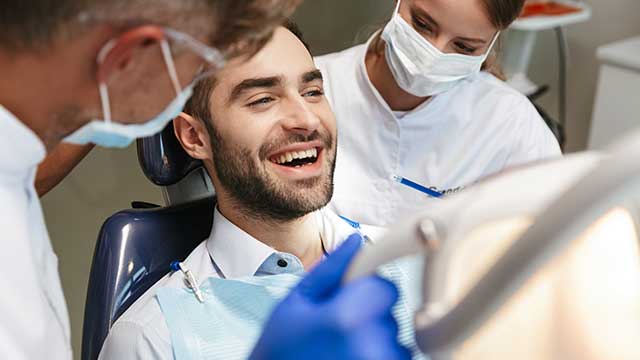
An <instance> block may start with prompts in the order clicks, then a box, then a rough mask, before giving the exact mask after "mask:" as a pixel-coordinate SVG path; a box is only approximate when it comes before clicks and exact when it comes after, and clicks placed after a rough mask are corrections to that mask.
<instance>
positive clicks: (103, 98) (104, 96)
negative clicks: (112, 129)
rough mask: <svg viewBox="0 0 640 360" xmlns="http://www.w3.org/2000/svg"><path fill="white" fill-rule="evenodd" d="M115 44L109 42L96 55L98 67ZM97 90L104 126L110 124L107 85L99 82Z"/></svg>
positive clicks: (111, 41) (112, 41)
mask: <svg viewBox="0 0 640 360" xmlns="http://www.w3.org/2000/svg"><path fill="white" fill-rule="evenodd" d="M115 44H116V42H115V40H109V42H107V43H106V44H105V45H104V46H103V47H102V49H101V50H100V52H99V53H98V57H97V59H96V62H97V63H98V65H101V64H102V63H103V62H104V59H105V58H106V57H107V54H108V53H109V52H110V51H111V50H112V49H113V47H114V46H115ZM98 90H99V92H100V102H101V104H102V117H103V120H104V122H105V123H106V124H110V123H111V104H110V100H109V90H108V89H107V84H106V83H105V82H104V81H102V80H101V81H100V83H99V84H98Z"/></svg>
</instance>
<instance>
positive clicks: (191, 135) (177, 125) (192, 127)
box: [173, 113, 211, 160]
mask: <svg viewBox="0 0 640 360" xmlns="http://www.w3.org/2000/svg"><path fill="white" fill-rule="evenodd" d="M173 131H174V132H175V134H176V137H177V138H178V141H180V144H181V145H182V148H183V149H184V151H186V152H187V154H189V156H191V157H192V158H194V159H198V160H211V141H210V140H209V132H208V131H207V129H206V127H205V126H204V124H203V123H202V121H200V120H198V119H195V118H194V117H193V116H191V115H189V114H186V113H180V115H178V117H176V118H175V119H174V120H173Z"/></svg>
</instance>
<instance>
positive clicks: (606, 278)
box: [346, 133, 640, 360]
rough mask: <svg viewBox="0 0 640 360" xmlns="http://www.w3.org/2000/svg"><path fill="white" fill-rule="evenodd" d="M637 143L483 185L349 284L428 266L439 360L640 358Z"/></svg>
mask: <svg viewBox="0 0 640 360" xmlns="http://www.w3.org/2000/svg"><path fill="white" fill-rule="evenodd" d="M639 160H640V133H636V134H634V135H632V136H631V137H629V138H628V139H627V140H625V141H622V142H620V143H619V144H618V145H617V146H615V147H614V148H613V149H611V150H610V151H609V152H607V153H602V154H598V153H583V154H578V155H571V156H568V157H566V158H564V159H560V160H556V161H550V162H544V163H539V164H536V165H532V166H527V167H523V168H521V169H517V170H513V171H510V172H508V173H506V174H502V175H499V176H495V177H493V178H491V179H487V180H485V181H483V182H481V183H479V184H477V185H475V186H473V187H471V188H469V189H468V190H467V191H465V192H463V193H461V194H459V195H456V196H453V197H451V198H449V199H446V200H444V201H442V202H440V203H439V204H436V205H435V206H434V205H432V204H430V205H429V206H430V208H429V209H425V211H424V212H423V213H421V214H420V215H419V216H416V217H415V218H413V219H411V220H409V221H407V222H405V223H404V224H400V225H398V226H395V227H392V228H391V229H390V230H388V231H387V232H386V234H385V235H384V236H382V238H380V240H379V241H378V242H376V243H375V244H374V245H372V246H370V247H368V248H365V249H364V250H363V251H362V253H361V254H359V255H358V257H357V258H356V259H355V260H354V263H353V265H352V267H351V269H350V271H349V273H348V275H347V280H346V281H349V280H350V279H353V278H355V277H359V276H362V275H365V274H369V273H372V272H374V271H375V269H376V268H377V267H378V266H379V265H381V264H384V263H386V262H389V261H391V260H395V259H399V258H402V257H405V256H408V255H412V254H419V256H421V257H422V258H423V259H424V270H423V277H422V295H423V298H422V300H421V303H422V307H421V308H420V309H417V311H416V314H415V328H416V342H417V344H418V346H419V347H420V348H421V349H422V351H424V352H425V353H427V354H429V355H430V356H431V358H432V359H434V360H440V359H513V358H517V359H640V249H639V245H640V244H639V242H638V235H637V225H638V218H637V217H636V215H637V211H638V209H639V208H638V205H639V204H640V161H639Z"/></svg>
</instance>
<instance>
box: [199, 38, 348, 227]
mask: <svg viewBox="0 0 640 360" xmlns="http://www.w3.org/2000/svg"><path fill="white" fill-rule="evenodd" d="M216 78H217V80H216V84H215V87H214V89H213V91H212V94H211V98H210V109H211V115H212V118H211V119H206V120H205V121H210V122H211V124H212V127H213V129H214V131H213V134H210V135H211V136H210V138H211V150H212V168H209V171H210V173H211V174H212V177H213V178H214V183H217V184H216V186H217V187H218V188H217V193H218V198H219V201H223V200H222V199H224V198H225V196H226V197H228V199H229V200H231V201H233V202H236V203H237V204H238V205H240V206H241V207H242V208H243V210H245V211H246V212H248V213H249V214H250V215H251V216H258V217H262V218H266V219H273V220H293V219H296V218H299V217H301V216H303V215H305V214H307V213H309V212H311V211H314V210H317V209H319V208H321V207H323V206H325V205H326V204H327V203H328V202H329V200H330V199H331V196H332V193H333V184H332V182H333V169H334V163H335V156H336V124H335V117H334V115H333V112H332V110H331V108H330V106H329V104H328V102H327V100H326V99H325V97H324V90H323V82H322V76H321V74H320V72H319V70H318V69H317V68H316V67H315V65H314V63H313V59H312V58H311V55H310V54H309V52H308V50H307V49H306V48H305V46H304V45H303V44H302V42H300V40H299V39H298V38H297V37H296V36H295V35H294V34H292V33H291V32H290V31H289V30H287V29H285V28H278V29H277V30H276V31H275V33H274V37H273V39H272V40H271V41H270V42H269V43H268V44H267V45H266V46H265V48H264V49H262V50H261V51H260V52H259V53H258V54H257V55H256V56H254V57H253V58H252V59H250V60H249V61H246V62H243V63H237V64H233V63H232V64H230V65H229V66H228V67H227V68H225V69H224V70H223V71H221V72H220V73H219V74H218V75H217V76H216ZM205 163H207V161H205ZM210 166H211V164H209V167H210Z"/></svg>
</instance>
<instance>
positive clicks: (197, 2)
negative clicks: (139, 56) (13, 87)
mask: <svg viewBox="0 0 640 360" xmlns="http://www.w3.org/2000/svg"><path fill="white" fill-rule="evenodd" d="M299 2H300V0H10V1H4V2H3V4H2V11H0V29H2V31H0V49H3V48H4V49H8V50H12V51H20V50H34V49H35V50H38V49H43V48H46V47H47V46H50V45H51V44H52V43H53V41H54V40H62V41H70V40H72V39H73V37H74V36H77V35H78V34H82V32H83V29H85V30H86V28H87V27H90V26H92V25H93V24H95V23H96V22H103V23H109V24H113V25H114V26H116V27H125V28H126V27H129V26H135V25H143V24H145V23H148V24H156V25H163V26H171V27H175V28H176V29H177V30H183V31H187V32H192V33H193V32H196V34H197V32H198V31H208V32H211V39H210V45H213V46H216V47H218V48H220V49H222V50H231V51H232V52H238V53H240V52H242V51H249V52H255V51H257V50H258V49H259V48H260V47H261V46H262V45H264V43H265V42H266V41H267V40H268V39H269V37H270V36H271V33H272V31H273V29H274V28H275V27H276V26H277V25H279V24H281V23H282V21H283V19H284V18H286V17H287V16H289V15H290V14H291V13H292V12H293V10H294V9H295V7H296V6H297V5H298V3H299ZM196 17H198V18H200V19H202V18H205V19H206V18H207V17H208V18H209V20H208V21H207V20H205V25H207V27H208V28H207V29H204V27H203V26H201V24H202V22H200V23H198V22H196V21H193V20H194V19H195V18H196ZM194 24H195V25H194ZM210 24H213V25H210ZM189 30H191V31H189Z"/></svg>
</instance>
